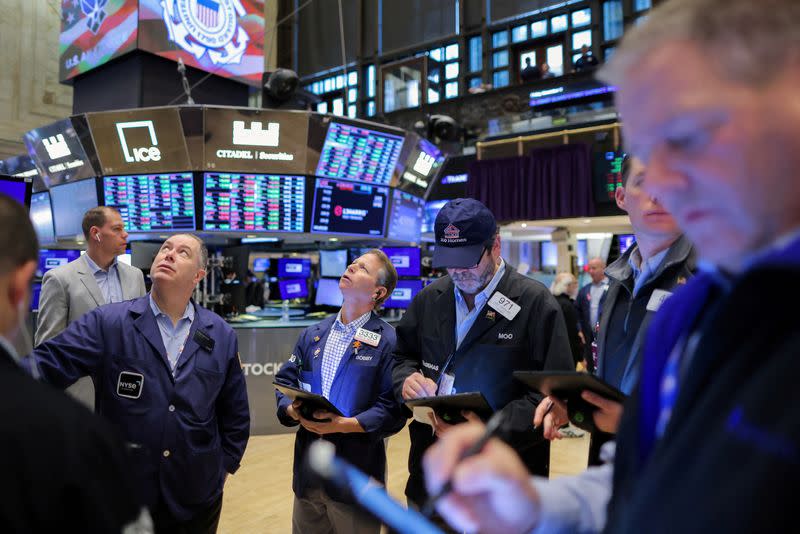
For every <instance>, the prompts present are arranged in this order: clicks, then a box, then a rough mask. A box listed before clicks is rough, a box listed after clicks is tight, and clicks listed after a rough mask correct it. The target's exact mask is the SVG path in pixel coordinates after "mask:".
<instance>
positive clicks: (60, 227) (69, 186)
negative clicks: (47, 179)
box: [50, 179, 100, 237]
mask: <svg viewBox="0 0 800 534" xmlns="http://www.w3.org/2000/svg"><path fill="white" fill-rule="evenodd" d="M50 202H51V204H52V206H53V225H54V226H55V229H56V237H75V236H76V235H79V234H81V235H82V234H83V229H82V228H81V223H82V222H83V214H84V213H86V212H87V211H88V210H90V209H92V208H94V207H96V206H98V205H99V204H100V203H99V202H98V201H97V184H96V183H95V181H94V179H90V180H81V181H80V182H71V183H66V184H62V185H59V186H56V187H51V188H50Z"/></svg>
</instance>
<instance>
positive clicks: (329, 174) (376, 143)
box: [314, 121, 405, 185]
mask: <svg viewBox="0 0 800 534" xmlns="http://www.w3.org/2000/svg"><path fill="white" fill-rule="evenodd" d="M404 139H405V137H404V136H403V135H401V134H399V133H398V134H393V133H389V132H384V131H378V130H374V129H368V128H365V127H363V126H361V125H358V124H355V123H353V124H349V123H345V122H339V121H331V123H330V125H329V126H328V132H327V135H326V136H325V143H324V144H323V145H322V151H321V152H320V157H319V163H318V164H317V169H316V172H315V173H314V174H315V175H317V176H322V177H324V178H340V179H343V180H353V181H360V182H368V183H372V184H379V185H389V183H390V182H391V181H392V176H393V173H394V170H395V166H396V165H397V160H398V159H399V158H400V151H401V150H402V148H403V140H404Z"/></svg>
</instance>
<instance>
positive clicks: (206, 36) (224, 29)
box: [139, 0, 264, 86]
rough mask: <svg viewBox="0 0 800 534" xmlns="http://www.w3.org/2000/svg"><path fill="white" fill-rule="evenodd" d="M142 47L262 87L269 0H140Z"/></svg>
mask: <svg viewBox="0 0 800 534" xmlns="http://www.w3.org/2000/svg"><path fill="white" fill-rule="evenodd" d="M139 48H141V49H142V50H146V51H147V52H151V53H153V54H156V55H158V56H161V57H164V58H167V59H170V60H172V61H176V62H177V61H178V58H180V59H182V60H183V62H184V63H185V64H186V65H190V66H192V67H195V68H197V69H201V70H204V71H207V72H213V73H214V74H216V75H217V76H224V77H226V78H233V79H234V80H237V81H240V82H244V83H247V84H249V85H253V86H255V85H260V83H261V73H262V72H263V71H264V1H263V0H171V1H168V2H165V1H163V0H139Z"/></svg>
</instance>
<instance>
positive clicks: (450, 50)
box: [444, 44, 458, 61]
mask: <svg viewBox="0 0 800 534" xmlns="http://www.w3.org/2000/svg"><path fill="white" fill-rule="evenodd" d="M444 58H445V60H447V61H450V60H451V59H458V45H457V44H451V45H447V48H445V49H444Z"/></svg>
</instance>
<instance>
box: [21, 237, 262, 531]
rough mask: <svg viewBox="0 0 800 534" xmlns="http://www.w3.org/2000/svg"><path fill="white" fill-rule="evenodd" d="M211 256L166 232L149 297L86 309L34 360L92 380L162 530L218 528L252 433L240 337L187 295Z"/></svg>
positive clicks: (57, 372)
mask: <svg viewBox="0 0 800 534" xmlns="http://www.w3.org/2000/svg"><path fill="white" fill-rule="evenodd" d="M207 260H208V251H207V249H206V247H205V245H204V244H203V242H202V241H201V240H200V239H199V238H198V237H195V236H194V235H191V234H178V235H174V236H172V237H170V238H169V239H167V240H166V241H165V242H164V244H163V245H162V247H161V249H160V250H159V252H158V254H157V255H156V257H155V259H154V260H153V266H152V268H151V269H150V273H151V276H152V278H153V289H152V291H151V292H150V294H149V295H145V296H144V297H141V298H139V299H135V300H130V301H125V302H120V303H114V304H108V305H106V306H103V307H100V308H97V309H95V310H92V311H90V312H89V313H87V314H86V315H84V316H82V317H81V318H79V319H78V320H76V321H74V322H73V323H71V324H70V325H69V326H68V327H67V329H66V330H64V332H62V333H61V334H60V335H58V336H56V337H54V338H53V339H51V340H48V341H46V342H44V343H42V344H41V345H39V346H38V347H37V348H36V349H35V350H34V351H33V353H32V356H33V362H28V363H29V364H31V367H32V370H33V371H34V372H36V371H37V370H38V372H39V373H40V374H41V377H42V378H43V379H44V380H45V381H47V382H50V383H52V384H54V385H56V386H58V387H60V388H66V387H67V386H69V385H70V384H72V383H73V382H75V380H77V379H78V378H80V377H81V376H91V377H92V379H93V380H94V383H95V390H96V404H95V405H96V410H97V412H98V413H99V414H100V415H102V416H104V417H105V418H107V419H108V420H109V421H111V422H112V423H114V424H115V425H116V426H117V427H118V428H119V430H120V431H121V433H122V435H123V436H124V437H125V439H126V440H127V441H128V443H129V448H130V450H131V453H132V465H131V466H130V474H131V476H134V477H136V478H138V479H140V480H141V490H142V497H143V499H144V500H145V503H146V504H147V505H148V506H149V507H150V509H151V511H152V515H153V520H154V522H155V526H156V531H157V532H170V533H171V532H186V533H195V532H216V529H217V524H218V522H219V515H220V511H221V509H222V488H223V485H224V483H225V478H226V477H227V475H228V474H229V473H234V472H236V470H237V469H238V468H239V462H240V460H241V458H242V455H243V454H244V449H245V446H246V445H247V440H248V437H249V434H250V412H249V408H248V404H247V390H246V389H245V382H244V375H243V373H242V370H241V365H240V363H239V359H238V344H237V340H236V335H235V334H234V332H233V330H232V329H231V328H230V326H228V325H227V324H226V323H225V322H224V321H223V320H222V319H221V318H220V317H219V316H217V315H215V314H214V313H211V312H210V311H207V310H206V309H204V308H202V307H200V306H197V305H196V304H195V303H194V302H192V301H191V300H190V298H191V295H192V291H193V290H194V288H195V286H196V285H197V283H198V282H199V281H200V280H201V279H203V277H204V276H205V265H206V262H207Z"/></svg>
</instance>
